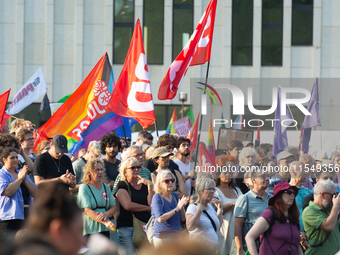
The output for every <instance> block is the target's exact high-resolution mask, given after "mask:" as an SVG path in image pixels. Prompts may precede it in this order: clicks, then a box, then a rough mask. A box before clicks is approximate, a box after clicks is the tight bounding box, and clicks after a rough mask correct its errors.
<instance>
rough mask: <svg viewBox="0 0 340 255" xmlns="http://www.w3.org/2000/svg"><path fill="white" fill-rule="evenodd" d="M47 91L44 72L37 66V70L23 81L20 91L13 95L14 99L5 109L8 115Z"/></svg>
mask: <svg viewBox="0 0 340 255" xmlns="http://www.w3.org/2000/svg"><path fill="white" fill-rule="evenodd" d="M46 91H47V87H46V82H45V77H44V73H43V71H42V69H41V67H39V69H38V71H36V72H35V74H33V76H32V77H31V78H30V79H29V80H28V81H27V82H26V83H25V85H24V86H23V87H22V88H21V89H20V91H19V92H18V93H17V94H16V95H15V96H14V99H13V101H12V103H11V105H10V106H9V108H8V109H7V111H6V113H8V114H10V115H14V114H17V113H19V112H21V111H22V110H23V109H25V108H26V107H27V106H29V105H30V104H32V103H33V102H35V101H36V100H37V99H38V98H39V97H41V96H42V95H43V94H44V93H45V92H46Z"/></svg>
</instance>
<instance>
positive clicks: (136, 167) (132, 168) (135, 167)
mask: <svg viewBox="0 0 340 255" xmlns="http://www.w3.org/2000/svg"><path fill="white" fill-rule="evenodd" d="M128 169H130V170H141V169H142V167H140V166H131V167H128Z"/></svg>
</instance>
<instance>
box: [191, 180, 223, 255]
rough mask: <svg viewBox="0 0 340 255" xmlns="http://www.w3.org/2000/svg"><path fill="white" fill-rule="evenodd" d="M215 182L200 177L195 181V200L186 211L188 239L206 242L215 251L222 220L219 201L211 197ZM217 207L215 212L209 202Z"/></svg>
mask: <svg viewBox="0 0 340 255" xmlns="http://www.w3.org/2000/svg"><path fill="white" fill-rule="evenodd" d="M215 191H216V184H215V182H214V180H212V179H201V180H199V181H198V182H197V183H196V194H197V200H196V202H195V203H194V204H191V205H189V207H188V209H187V212H186V225H187V229H188V231H189V238H190V239H199V240H202V241H204V242H206V243H207V244H208V245H209V246H210V247H211V248H212V249H214V250H215V251H217V250H218V237H217V232H218V231H219V229H220V226H221V225H222V221H223V211H222V209H221V202H220V201H219V200H217V199H213V197H214V193H215ZM210 202H213V203H214V204H215V205H216V207H217V213H216V211H215V210H214V208H213V207H212V205H211V204H210Z"/></svg>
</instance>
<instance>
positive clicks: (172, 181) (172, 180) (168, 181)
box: [163, 179, 175, 184]
mask: <svg viewBox="0 0 340 255" xmlns="http://www.w3.org/2000/svg"><path fill="white" fill-rule="evenodd" d="M163 182H165V183H166V184H169V183H170V182H171V183H175V179H166V180H163Z"/></svg>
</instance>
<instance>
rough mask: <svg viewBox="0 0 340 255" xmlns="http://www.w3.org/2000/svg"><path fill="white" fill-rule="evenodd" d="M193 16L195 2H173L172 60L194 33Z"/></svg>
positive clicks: (182, 0)
mask: <svg viewBox="0 0 340 255" xmlns="http://www.w3.org/2000/svg"><path fill="white" fill-rule="evenodd" d="M193 16H194V1H193V0H173V28H172V29H173V30H172V60H175V59H176V57H177V56H178V54H179V53H180V52H181V51H182V49H183V48H184V46H185V45H186V43H187V42H188V41H189V39H190V36H191V34H192V32H193V31H194V28H193Z"/></svg>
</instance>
